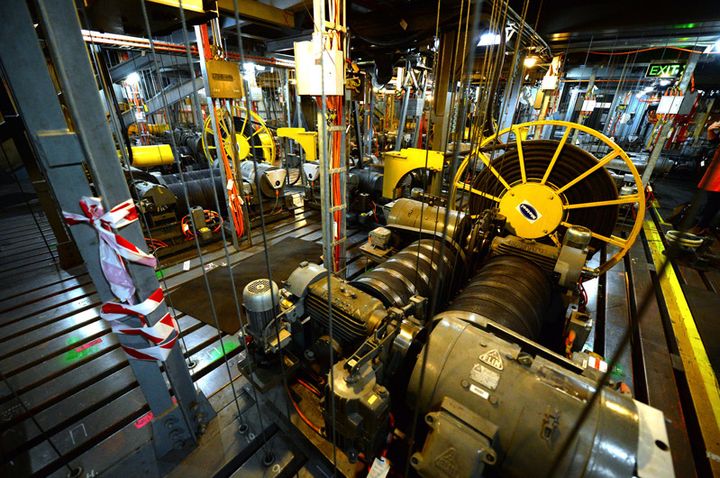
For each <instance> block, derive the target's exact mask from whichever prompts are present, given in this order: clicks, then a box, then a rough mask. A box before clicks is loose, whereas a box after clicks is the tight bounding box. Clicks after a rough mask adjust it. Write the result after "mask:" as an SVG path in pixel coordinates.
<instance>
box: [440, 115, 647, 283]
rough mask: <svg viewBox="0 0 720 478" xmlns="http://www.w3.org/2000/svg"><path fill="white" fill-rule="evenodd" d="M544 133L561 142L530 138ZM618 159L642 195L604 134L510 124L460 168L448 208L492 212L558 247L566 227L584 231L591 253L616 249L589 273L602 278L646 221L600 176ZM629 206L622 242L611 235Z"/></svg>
mask: <svg viewBox="0 0 720 478" xmlns="http://www.w3.org/2000/svg"><path fill="white" fill-rule="evenodd" d="M543 128H553V130H554V129H559V130H560V132H561V133H562V135H561V137H560V140H543V139H528V138H530V136H531V133H533V132H534V133H537V132H539V131H542V129H543ZM581 135H582V136H581ZM577 144H579V145H577ZM587 149H593V151H595V153H591V152H589V151H588V150H587ZM616 158H619V159H621V160H622V161H623V162H624V163H625V165H626V166H627V168H628V170H629V171H630V174H631V176H632V178H633V182H634V184H635V190H637V191H642V190H643V188H642V181H641V179H640V175H639V174H638V171H637V169H636V168H635V166H634V165H633V163H632V161H631V160H630V158H629V157H628V156H627V154H626V153H625V151H623V150H622V149H621V148H620V147H619V146H618V145H617V144H615V143H614V142H613V141H612V140H611V139H610V138H608V137H607V136H605V135H603V134H602V133H600V132H598V131H595V130H594V129H592V128H588V127H587V126H583V125H581V124H577V123H570V122H566V121H534V122H530V123H522V124H518V125H513V126H511V127H509V128H506V129H504V130H502V131H500V132H499V133H497V134H495V135H493V136H490V137H488V138H485V139H484V140H483V141H482V142H481V143H480V144H479V145H478V146H477V147H476V148H475V149H474V150H473V152H472V154H470V155H468V156H467V157H466V158H465V160H464V161H463V162H462V163H461V164H460V166H459V168H458V171H457V174H456V175H455V178H454V180H453V184H452V188H451V192H450V201H449V203H450V204H451V205H453V206H454V207H456V208H458V209H460V210H463V211H467V212H468V213H469V214H470V215H471V216H477V215H479V214H480V213H482V211H483V210H485V209H488V208H491V207H497V208H499V210H500V213H501V214H503V215H504V216H505V217H506V218H507V222H508V229H509V230H510V232H512V233H513V234H516V235H517V236H519V237H522V238H526V239H536V240H543V241H545V240H546V241H552V242H553V243H555V244H560V243H561V242H562V236H563V235H564V233H565V231H566V230H567V229H568V228H570V227H573V226H583V227H587V228H588V229H590V231H591V234H592V238H593V239H592V242H591V244H590V247H591V250H592V251H596V250H598V249H599V248H600V247H602V245H603V243H605V244H610V245H612V246H615V247H616V248H617V250H616V251H614V253H613V254H611V255H610V257H608V259H607V260H606V261H605V262H603V263H601V264H600V265H599V266H598V267H597V268H596V269H594V271H593V272H594V273H596V274H601V273H604V272H605V271H607V270H608V269H610V268H611V267H612V266H613V265H615V264H616V263H617V262H618V261H619V260H620V259H621V258H622V257H623V256H624V255H625V254H626V253H627V251H628V250H629V249H630V247H631V246H632V244H633V242H634V241H635V239H636V238H637V235H638V234H639V232H640V229H641V228H642V220H643V217H644V214H645V198H644V196H643V195H642V194H641V193H633V194H622V195H620V194H618V190H617V187H616V185H615V183H614V181H613V179H612V177H611V176H610V174H609V173H608V172H607V170H606V169H605V167H606V166H607V165H608V164H609V163H610V161H612V160H614V159H616ZM626 204H629V205H634V208H635V211H634V214H633V222H632V225H631V227H630V230H629V233H628V234H627V237H619V236H616V235H614V234H613V232H614V229H615V225H616V223H617V219H618V213H619V210H620V206H622V205H626Z"/></svg>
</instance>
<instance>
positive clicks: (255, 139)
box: [202, 108, 276, 164]
mask: <svg viewBox="0 0 720 478" xmlns="http://www.w3.org/2000/svg"><path fill="white" fill-rule="evenodd" d="M219 112H221V113H220V114H219V121H218V125H217V126H218V134H219V135H220V137H221V139H220V140H221V141H222V143H223V147H224V148H225V153H226V154H227V157H228V158H231V159H234V160H237V161H245V160H246V159H251V158H254V159H255V160H257V161H262V162H266V163H270V164H272V163H274V162H275V157H276V151H275V140H274V139H273V135H272V133H271V132H270V130H269V129H268V127H267V125H266V124H265V121H264V120H263V119H262V118H261V117H260V115H258V114H257V113H255V112H254V111H250V114H249V115H248V114H247V110H246V109H245V108H236V110H235V111H234V112H233V114H232V115H230V113H229V112H228V111H227V110H225V109H222V110H219ZM232 132H234V133H235V140H234V141H233V139H232ZM214 136H215V133H214V131H213V127H212V118H211V117H210V116H208V117H207V118H206V119H205V123H204V124H203V134H202V148H203V151H204V152H205V157H206V158H207V160H208V162H210V163H213V162H214V161H215V160H216V159H217V158H216V149H217V147H216V145H215V137H214ZM233 144H235V145H236V149H235V152H236V155H234V154H233Z"/></svg>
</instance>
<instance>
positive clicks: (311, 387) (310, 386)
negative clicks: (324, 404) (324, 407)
mask: <svg viewBox="0 0 720 478" xmlns="http://www.w3.org/2000/svg"><path fill="white" fill-rule="evenodd" d="M297 383H299V384H300V385H302V386H303V387H305V388H306V389H308V390H309V391H310V393H312V394H313V395H316V396H318V397H322V393H320V390H318V389H317V388H315V387H313V386H312V385H310V384H309V383H307V382H306V381H305V380H303V379H301V378H298V379H297Z"/></svg>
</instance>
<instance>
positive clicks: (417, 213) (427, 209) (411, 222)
mask: <svg viewBox="0 0 720 478" xmlns="http://www.w3.org/2000/svg"><path fill="white" fill-rule="evenodd" d="M446 216H449V217H448V218H447V229H445V221H446V219H445V217H446ZM387 223H388V226H401V227H409V228H413V229H416V230H422V231H423V232H426V233H429V234H436V235H440V236H442V237H448V238H450V239H452V240H453V241H455V242H456V243H458V244H463V243H464V240H465V237H466V236H467V234H468V232H469V231H470V221H469V220H468V217H467V216H466V215H465V213H462V212H459V211H455V210H448V209H446V208H444V207H439V206H431V205H429V204H425V203H423V202H420V201H416V200H415V199H408V198H400V199H397V200H396V201H395V202H394V203H393V205H392V208H391V209H390V214H389V216H388V219H387Z"/></svg>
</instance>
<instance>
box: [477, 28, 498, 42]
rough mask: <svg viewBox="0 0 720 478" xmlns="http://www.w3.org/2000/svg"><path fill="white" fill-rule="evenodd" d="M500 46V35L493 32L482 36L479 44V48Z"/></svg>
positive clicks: (487, 32)
mask: <svg viewBox="0 0 720 478" xmlns="http://www.w3.org/2000/svg"><path fill="white" fill-rule="evenodd" d="M499 44H500V34H499V33H493V32H491V31H489V30H488V31H486V32H485V33H483V34H482V35H480V41H479V42H478V44H477V46H490V45H499Z"/></svg>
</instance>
